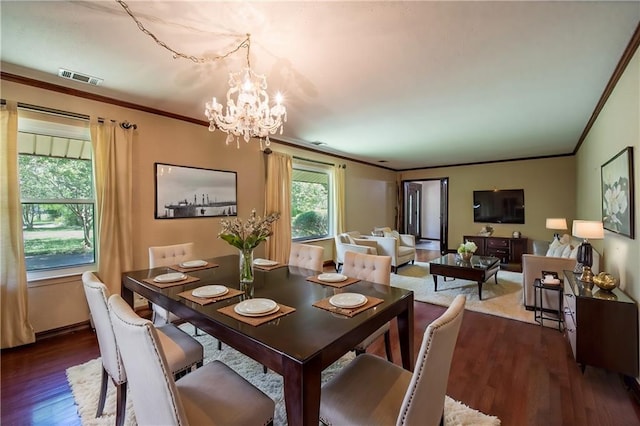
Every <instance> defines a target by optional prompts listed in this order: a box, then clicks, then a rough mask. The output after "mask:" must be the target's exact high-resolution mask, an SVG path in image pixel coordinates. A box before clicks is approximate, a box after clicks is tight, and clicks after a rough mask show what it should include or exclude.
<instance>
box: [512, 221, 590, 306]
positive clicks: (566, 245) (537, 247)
mask: <svg viewBox="0 0 640 426" xmlns="http://www.w3.org/2000/svg"><path fill="white" fill-rule="evenodd" d="M581 243H582V241H580V240H577V239H573V238H571V236H570V235H568V234H565V235H563V236H562V237H561V238H560V239H556V240H554V241H553V242H551V243H550V242H549V241H541V240H534V241H533V254H523V255H522V289H523V291H522V294H523V304H524V306H525V308H527V309H529V310H531V309H533V308H534V305H535V299H534V297H535V292H534V287H533V282H534V280H535V279H536V278H542V271H550V272H556V273H557V274H558V277H559V278H563V271H565V270H570V271H573V270H574V269H575V268H576V265H577V263H578V262H577V260H576V258H577V255H578V246H579V245H580V244H581ZM578 269H579V270H580V271H581V270H582V268H580V267H578ZM591 270H592V271H593V273H594V274H597V273H598V272H599V271H600V253H598V251H597V250H596V249H593V264H592V265H591ZM576 272H577V271H576ZM542 308H543V309H545V310H550V311H556V312H557V311H558V308H559V307H558V297H557V294H554V293H553V292H550V291H544V290H543V291H542Z"/></svg>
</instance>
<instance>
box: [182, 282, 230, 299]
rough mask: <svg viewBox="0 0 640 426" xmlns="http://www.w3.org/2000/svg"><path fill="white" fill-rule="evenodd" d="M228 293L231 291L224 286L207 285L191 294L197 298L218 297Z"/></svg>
mask: <svg viewBox="0 0 640 426" xmlns="http://www.w3.org/2000/svg"><path fill="white" fill-rule="evenodd" d="M227 293H229V289H228V288H227V287H225V286H223V285H205V286H202V287H198V288H196V289H194V290H193V291H192V292H191V294H193V295H194V296H196V297H217V296H222V295H223V294H227Z"/></svg>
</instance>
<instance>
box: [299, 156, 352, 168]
mask: <svg viewBox="0 0 640 426" xmlns="http://www.w3.org/2000/svg"><path fill="white" fill-rule="evenodd" d="M293 159H295V160H302V161H308V162H310V163H317V164H324V165H325V166H334V167H335V166H336V165H335V164H334V163H327V162H325V161H318V160H311V159H309V158H302V157H297V156H295V155H294V156H293ZM341 166H342V165H340V166H339V167H341ZM345 168H346V167H345Z"/></svg>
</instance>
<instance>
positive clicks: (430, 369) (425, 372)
mask: <svg viewBox="0 0 640 426" xmlns="http://www.w3.org/2000/svg"><path fill="white" fill-rule="evenodd" d="M466 301H467V298H466V297H465V296H464V295H458V296H456V298H455V299H453V302H452V303H451V306H449V308H448V309H447V310H446V311H445V312H444V313H443V314H442V315H441V316H440V317H438V318H436V320H434V321H433V322H432V323H431V324H429V326H428V327H427V329H426V330H425V332H424V337H423V339H422V344H421V345H420V352H419V353H418V358H417V360H416V366H415V369H414V370H413V376H412V378H411V383H410V384H409V388H408V389H407V392H406V394H405V396H404V400H403V401H402V407H401V409H400V413H399V414H398V419H397V422H396V425H412V424H424V425H437V424H439V423H440V419H441V418H442V415H443V411H442V410H443V407H444V400H445V395H446V392H447V382H448V381H449V370H450V368H451V359H452V357H453V350H454V349H455V346H456V341H457V340H458V332H459V331H460V325H461V324H462V316H463V313H464V306H465V304H466Z"/></svg>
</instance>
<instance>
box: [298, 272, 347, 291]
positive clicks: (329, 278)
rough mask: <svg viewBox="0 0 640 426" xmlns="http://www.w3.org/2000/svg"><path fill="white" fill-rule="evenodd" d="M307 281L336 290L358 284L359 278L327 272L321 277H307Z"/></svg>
mask: <svg viewBox="0 0 640 426" xmlns="http://www.w3.org/2000/svg"><path fill="white" fill-rule="evenodd" d="M307 281H311V282H313V283H316V284H322V285H328V286H331V287H335V288H342V287H346V286H348V285H351V284H354V283H357V282H358V281H360V279H359V278H351V277H348V276H346V275H343V274H339V273H334V272H327V273H324V274H320V275H312V276H310V277H307Z"/></svg>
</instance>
